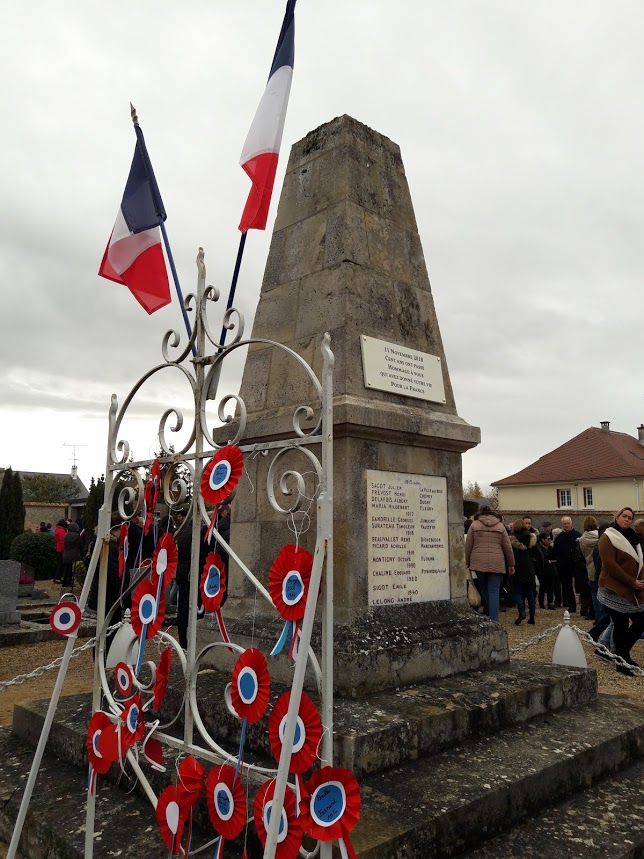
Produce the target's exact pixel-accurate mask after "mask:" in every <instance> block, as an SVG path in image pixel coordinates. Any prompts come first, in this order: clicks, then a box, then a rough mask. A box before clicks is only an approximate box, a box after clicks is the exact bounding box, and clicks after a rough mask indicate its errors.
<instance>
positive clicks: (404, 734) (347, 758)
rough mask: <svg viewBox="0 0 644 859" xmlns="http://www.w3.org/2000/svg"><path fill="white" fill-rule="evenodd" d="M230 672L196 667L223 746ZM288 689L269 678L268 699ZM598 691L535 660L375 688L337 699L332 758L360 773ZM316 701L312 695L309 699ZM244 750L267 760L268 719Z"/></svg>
mask: <svg viewBox="0 0 644 859" xmlns="http://www.w3.org/2000/svg"><path fill="white" fill-rule="evenodd" d="M179 680H180V678H179V675H178V674H173V684H172V686H171V687H170V688H169V689H168V692H167V694H166V704H165V708H164V711H163V715H164V718H166V719H167V720H168V721H169V719H170V718H172V716H174V714H175V713H177V711H178V710H179V709H180V707H181V696H182V690H181V687H180V686H179ZM229 682H230V674H224V673H222V672H219V671H216V670H215V669H206V670H205V671H203V672H200V675H199V683H198V698H199V702H200V711H201V713H202V716H203V720H204V724H205V725H206V727H207V728H208V730H209V731H210V732H211V733H212V734H213V736H215V735H216V736H218V737H219V738H222V739H223V741H224V743H225V742H230V743H234V742H235V741H237V740H238V738H239V721H238V720H237V719H235V717H234V716H232V715H231V714H230V712H229V711H228V709H227V708H226V706H225V703H224V695H223V692H224V688H225V686H226V684H227V683H229ZM284 691H286V689H285V687H280V686H278V685H277V684H275V683H273V684H272V686H271V703H274V702H275V700H276V699H277V698H278V697H279V695H280V694H282V692H284ZM596 695H597V675H596V674H595V672H594V671H590V670H587V669H580V668H570V667H565V666H559V665H557V666H555V665H551V664H548V665H545V664H539V663H527V662H510V663H508V664H506V665H503V666H498V667H495V668H493V669H490V670H488V671H473V672H469V673H466V674H459V675H455V676H452V677H446V678H441V679H437V680H432V681H430V682H428V683H426V684H422V685H420V684H418V685H414V686H409V687H404V688H400V689H396V690H391V691H387V692H379V693H374V694H372V695H370V696H369V698H368V699H366V700H365V699H354V698H348V699H347V698H341V697H336V699H335V702H334V732H335V736H334V748H335V753H334V758H335V763H336V765H338V766H345V767H347V768H348V769H350V770H351V771H352V772H354V773H355V775H356V777H357V778H362V777H363V776H365V775H369V774H373V773H377V772H382V771H386V770H387V769H390V768H391V767H395V766H398V765H400V764H402V763H405V762H406V761H411V760H416V759H417V758H422V757H424V756H425V755H429V754H433V753H435V752H436V751H438V750H440V749H443V748H447V747H449V746H452V745H455V744H457V743H462V742H464V741H465V740H467V739H474V738H477V737H480V736H483V735H484V734H489V733H490V732H494V731H498V730H501V729H503V728H507V727H512V726H513V725H515V724H520V723H522V722H526V721H529V720H531V719H535V718H540V717H543V716H544V715H546V714H547V713H550V712H553V711H557V710H560V709H562V708H569V707H578V706H583V705H585V704H588V703H589V702H591V701H593V700H594V699H595V697H596ZM312 697H313V700H314V701H315V703H316V704H317V703H318V701H317V698H316V696H315V695H313V696H312ZM246 742H247V748H248V749H250V750H254V751H255V752H256V753H257V754H259V755H262V756H264V757H266V758H270V757H271V752H270V747H269V745H268V738H267V732H266V719H264V720H262V721H261V722H258V723H257V724H256V725H251V726H249V729H248V734H247V740H246Z"/></svg>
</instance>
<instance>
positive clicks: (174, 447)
mask: <svg viewBox="0 0 644 859" xmlns="http://www.w3.org/2000/svg"><path fill="white" fill-rule="evenodd" d="M197 268H198V286H197V292H196V294H195V293H191V294H189V295H188V296H187V297H186V299H185V302H184V304H185V309H186V311H187V312H188V313H189V314H190V321H191V325H192V333H191V336H190V337H189V338H188V340H187V342H185V344H184V345H182V338H181V335H180V334H179V333H178V332H177V331H175V330H170V331H168V332H166V334H165V335H164V337H163V341H162V346H161V352H162V356H163V362H162V363H160V364H158V365H156V366H155V367H153V368H152V369H151V370H149V371H148V372H146V373H145V374H144V375H143V376H142V377H141V378H140V379H139V381H138V382H137V383H136V384H135V385H134V387H133V388H132V390H131V391H130V392H129V394H128V395H127V397H126V398H125V400H124V401H123V404H122V405H121V407H120V408H119V407H118V401H117V399H116V396H113V397H112V403H111V408H110V412H109V424H110V427H109V442H108V462H107V470H106V495H105V506H106V507H107V508H108V509H109V510H111V509H114V506H116V507H117V509H118V511H119V514H120V516H121V518H122V519H123V520H124V521H126V522H129V521H131V520H132V519H133V518H134V517H136V516H138V515H140V514H141V512H142V511H143V510H144V504H145V474H146V472H147V471H149V469H150V467H151V465H152V461H151V460H141V461H129V460H131V459H132V457H131V446H130V444H129V442H128V441H127V440H126V439H125V438H122V437H121V427H122V423H123V420H124V418H125V416H126V413H127V410H128V407H129V406H130V404H131V403H132V401H133V399H134V397H135V396H136V394H137V393H138V392H139V391H140V390H141V388H142V387H143V386H144V385H145V383H146V382H147V381H148V380H149V379H151V378H153V377H155V376H157V375H160V374H163V373H167V372H172V373H174V374H175V375H176V374H177V373H179V376H180V378H181V379H183V380H185V381H186V382H187V386H188V387H187V390H188V391H189V395H190V398H191V400H192V403H191V411H192V417H191V419H190V422H189V423H187V421H186V412H185V410H183V409H180V408H179V407H177V406H171V407H168V408H166V409H165V410H164V411H163V413H162V415H161V417H160V420H159V426H158V441H159V456H158V463H159V465H160V467H161V474H162V476H161V481H160V487H159V497H160V499H161V500H163V502H164V503H165V504H166V505H167V506H168V508H170V510H172V508H175V507H177V506H179V505H181V506H182V507H183V508H186V506H187V514H186V517H185V521H184V523H183V524H182V526H181V527H184V528H185V527H192V528H193V532H192V533H193V545H192V554H193V560H192V571H193V572H194V571H195V569H197V568H198V563H197V560H198V553H199V545H198V544H197V545H195V539H194V537H195V535H198V534H199V532H200V527H201V524H205V525H209V524H210V522H211V515H212V514H211V511H209V510H208V509H207V507H206V503H205V502H204V499H203V497H202V496H201V493H200V488H199V487H200V480H201V475H202V472H203V469H204V465H205V464H206V463H207V462H208V460H210V459H211V458H212V457H213V456H214V455H215V454H216V453H217V451H219V450H221V449H222V448H224V447H225V446H226V445H235V446H238V447H239V449H240V450H241V452H242V453H243V454H244V455H252V456H259V455H261V456H264V457H267V458H268V467H267V471H266V486H265V488H264V490H263V491H265V492H266V497H267V499H268V502H269V504H270V505H271V507H272V509H273V510H274V511H275V512H276V513H279V514H281V515H283V516H284V517H291V518H292V517H293V516H294V514H297V513H298V512H301V511H303V510H304V509H305V508H306V512H305V513H304V515H309V514H308V511H309V510H310V509H311V508H312V507H314V508H315V511H316V515H315V533H316V541H315V558H316V560H315V564H314V575H317V577H318V586H317V587H316V588H311V589H310V591H309V593H310V594H311V595H312V596H311V604H312V608H311V610H310V612H311V618H312V616H313V613H314V611H315V605H314V603H315V601H316V600H317V595H318V593H319V579H320V577H321V575H322V567H323V565H325V564H326V569H327V572H328V571H329V570H330V569H332V455H331V450H332V406H331V396H332V375H333V354H332V352H331V349H330V338H329V336H328V335H325V337H324V339H323V342H322V345H321V351H322V358H323V370H322V373H321V376H320V379H318V377H317V376H316V375H315V373H314V372H313V370H312V368H311V367H310V366H309V365H308V364H307V363H306V362H305V361H304V360H303V359H302V358H301V357H300V356H299V355H298V354H297V353H296V352H294V351H293V350H292V349H290V348H289V347H287V346H284V345H282V344H279V343H276V342H274V341H270V340H266V339H244V318H243V315H242V314H241V313H240V312H239V311H238V310H237V309H235V308H232V307H231V308H230V309H228V310H227V311H226V312H225V314H224V319H223V324H224V327H225V328H226V330H227V331H228V332H230V333H231V339H230V341H229V342H228V343H227V344H226V345H225V346H224V347H220V346H219V342H218V338H217V337H216V336H215V334H214V331H213V329H212V327H211V326H210V324H209V321H208V310H209V309H210V308H211V307H212V306H213V305H215V304H216V303H217V302H218V300H219V297H220V296H219V291H218V290H217V289H216V288H215V287H212V286H206V284H205V275H206V270H205V265H204V256H203V250H202V249H201V248H200V249H199V254H198V257H197ZM251 344H262V345H263V346H265V347H267V348H272V349H277V350H281V351H283V352H284V353H286V355H287V356H288V358H289V359H290V360H292V361H293V363H294V365H295V366H296V367H297V369H298V370H299V371H301V372H303V373H304V375H305V377H306V379H307V381H308V382H310V385H311V388H312V390H313V392H314V400H313V403H307V404H303V405H299V406H297V407H296V408H294V411H293V417H292V426H293V434H292V436H291V437H290V438H287V439H284V440H281V441H276V442H275V441H274V442H269V443H266V444H264V445H261V444H260V445H257V444H254V445H244V443H243V441H244V435H245V432H246V428H247V409H246V404H245V403H244V401H243V399H242V397H240V396H239V395H238V394H232V393H226V394H224V395H221V396H220V395H219V390H218V389H219V384H220V380H221V374H222V367H223V365H224V362H225V361H226V359H227V358H229V356H231V355H232V354H234V353H235V352H236V351H237V350H239V349H242V348H245V347H248V346H249V345H251ZM210 345H211V346H212V347H213V350H212V354H210V355H207V354H206V349H207V348H210ZM193 347H194V349H195V350H196V355H195V356H194V357H191V352H192V350H193ZM209 402H213V403H214V404H215V407H216V414H217V419H218V421H219V423H220V426H219V427H218V432H217V438H215V433H214V431H213V430H212V429H211V428H209V426H208V420H207V415H206V408H207V405H208V403H209ZM231 407H232V408H234V416H233V415H232V414H231ZM184 427H187V430H188V432H187V440H185V441H184V442H183V443H181V444H179V443H178V441H177V438H178V434H179V433H180V432H181V431H182V430H183V429H184ZM222 427H223V428H224V431H223V435H225V434H226V433H225V428H229V429H230V431H231V432H230V438H228V439H227V440H226V441H225V442H224V441H221V438H222ZM173 437H174V441H173ZM218 439H219V440H218ZM314 446H316V447H314ZM317 450H321V451H322V453H321V456H318V455H317V453H316V451H317ZM294 457H300V458H303V459H302V461H303V463H304V464H303V466H302V465H300V466H299V468H296V467H294V465H293V460H294ZM124 483H125V485H123V484H124ZM257 491H259V487H257ZM311 516H313V514H311ZM213 535H214V538H215V540H214V541H213V542H215V543H216V545H215V547H214V551H216V550H217V545H219V546H221V547H223V548H224V549H225V550H227V551H228V552H229V554H230V557H231V559H233V560H234V561H235V562H236V564H237V567H238V568H239V570H241V572H242V573H243V575H245V576H246V578H247V579H248V580H249V581H250V583H251V585H252V586H253V587H254V588H255V590H256V592H258V593H259V595H260V596H261V597H263V598H264V599H265V600H266V601H267V602H268V603H269V604H270V605H271V606H272V605H273V603H272V600H271V597H270V594H269V591H268V590H267V588H266V587H265V586H264V585H263V584H262V581H261V579H262V578H264V579H266V577H267V571H256V572H254V571H253V570H251V569H250V568H249V567H248V566H247V565H246V564H245V562H244V560H243V559H242V558H240V557H239V556H238V555H237V554H236V553H235V552H234V551H233V549H232V548H231V546H230V545H229V544H228V543H227V542H226V541H225V540H224V538H223V537H222V536H221V535H220V534H219V532H218V531H217V529H216V527H215V529H214V531H213ZM105 536H106V535H105ZM289 538H291V539H292V535H291V534H290V533H289V532H288V531H287V530H286V529H285V540H284V542H285V543H287V542H291V539H289ZM197 543H198V541H197ZM129 551H130V552H133V551H135V547H132V546H130V547H129ZM195 554H196V555H197V560H196V559H195ZM146 574H147V573H146V570H142V571H140V572H139V574H138V575H135V576H134V577H133V580H132V582H131V583H130V587H129V591H130V592H134V591H135V589H136V588H137V586H138V585H139V584H140V582H141V581H143V580H144V579H145V577H146ZM200 578H201V571H200V570H199V575H198V576H197V577H195V576H194V575H192V574H191V585H190V586H191V593H190V604H191V618H190V625H189V630H188V648H187V652H184V651H183V650H182V649H181V647H180V646H179V644H178V642H177V641H176V639H175V638H174V637H173V636H172V635H170V634H169V633H168V632H166V631H165V630H164V629H163V628H161V629H159V631H158V632H156V635H155V637H154V643H155V644H160V645H162V646H163V647H165V648H168V647H169V648H171V652H172V659H173V661H174V664H175V665H177V664H178V666H179V670H180V672H181V675H182V677H183V684H184V691H183V701H182V704H181V707H180V708H178V709H177V712H176V713H175V714H174V715H173V717H172V718H171V719H170V721H168V722H166V723H165V724H161V723H160V722H159V721H157V722H155V724H154V729H153V731H150V734H151V735H153V736H154V737H155V738H157V739H158V740H160V742H161V743H162V744H163V745H165V746H166V748H170V749H171V750H172V753H173V754H175V753H176V754H179V755H184V754H188V755H192V754H196V755H198V756H200V757H202V758H203V759H205V760H207V761H211V762H212V763H213V764H216V765H217V766H222V765H228V766H232V767H236V768H237V769H238V770H239V772H240V774H241V777H242V778H243V777H245V775H244V774H248V773H250V772H251V771H254V772H255V773H257V774H258V775H259V776H260V777H263V778H267V777H268V778H272V779H276V781H274V782H273V783H274V796H273V799H272V802H273V803H274V804H275V807H276V808H278V807H281V805H282V804H283V803H284V801H285V791H287V790H289V789H288V788H287V787H286V780H287V777H288V762H289V760H290V756H286V755H283V756H282V757H283V759H284V760H285V761H286V765H285V766H282V764H281V763H280V767H281V769H280V767H278V768H277V769H270V768H262V767H259V766H256V765H252V764H249V763H247V762H246V761H244V760H242V759H241V751H240V754H239V755H238V756H237V757H236V756H235V755H232V754H231V753H230V752H228V751H226V750H225V749H224V748H222V746H221V745H220V744H219V743H218V742H217V740H216V738H215V737H213V736H212V735H211V733H210V732H209V731H208V729H207V727H206V720H205V719H204V717H203V714H202V713H201V712H200V708H199V700H198V696H197V676H198V673H199V669H200V666H201V664H202V662H203V660H204V658H205V657H206V656H207V655H208V654H209V653H210V652H211V651H212V650H213V648H216V647H228V649H229V650H231V652H233V653H234V654H237V655H239V654H240V653H242V652H243V651H244V648H242V647H240V646H239V645H238V644H236V643H235V642H234V641H232V642H231V641H229V642H228V643H226V642H225V641H213V642H210V643H209V644H207V645H206V646H205V647H203V648H202V649H201V650H200V651H199V652H197V645H196V611H195V610H194V609H195V608H196V595H197V587H198V582H199V580H200ZM159 587H161V584H160V585H159ZM328 590H329V591H330V590H331V589H330V588H329V589H328ZM331 599H332V596H331V595H329V606H330V600H331ZM307 605H308V603H307ZM117 610H118V603H117V604H116V605H115V606H113V607H112V608H111V610H110V611H108V612H107V613H106V615H105V618H104V622H103V623H102V624H101V622H100V621H101V620H102V618H100V617H99V618H98V622H97V629H99V632H98V643H97V650H98V658H97V667H96V674H97V680H96V684H97V686H95V698H94V700H95V702H96V701H97V700H100V696H102V699H103V702H104V703H103V708H102V709H103V710H104V711H105V712H107V713H108V718H110V719H111V720H113V721H114V720H118V719H120V718H121V716H122V713H123V712H124V707H125V706H126V705H124V702H123V700H119V699H118V697H117V692H115V691H114V683H113V681H112V680H111V674H110V671H109V669H108V668H107V667H106V666H107V660H106V655H105V649H106V648H105V642H106V633H107V630H108V628H109V626H110V623H111V622H112V620H113V617H114V616H115V613H116V611H117ZM329 610H330V609H329ZM311 624H312V619H311ZM305 632H306V624H304V625H303V628H302V637H303V638H304V637H305ZM308 635H309V641H308V642H307V641H305V647H303V648H302V649H301V651H302V652H301V659H300V657H297V660H296V664H295V675H294V686H293V689H292V693H291V695H292V696H293V698H294V708H295V709H294V716H293V718H292V721H293V726H292V731H293V732H294V731H295V729H296V724H295V719H296V717H298V706H296V705H299V701H300V696H301V694H302V688H301V687H302V684H303V677H304V671H305V668H306V662H308V663H309V665H310V666H311V668H312V670H313V674H314V676H315V678H316V681H317V685H318V691H319V694H320V697H321V700H322V722H323V724H324V725H325V729H326V730H325V732H324V736H323V738H322V740H321V752H320V757H321V760H322V763H323V764H326V765H330V764H332V760H333V757H332V724H331V721H332V707H333V704H332V675H331V671H332V668H331V666H332V655H330V654H331V651H329V653H325V652H323V653H322V658H321V663H322V666H321V665H320V661H319V660H318V657H317V655H316V654H315V653H314V651H313V650H312V648H311V647H310V643H309V642H310V630H309V633H308ZM330 648H332V641H331V642H330ZM140 662H141V659H139V663H140ZM300 663H301V665H300ZM299 675H301V678H300V680H299V681H298V677H299ZM126 679H127V678H126ZM134 682H135V685H136V684H137V681H136V678H135V681H134ZM298 682H299V690H298V688H296V687H297V685H298ZM138 686H139V687H141V686H143V687H144V686H145V684H142V683H141V682H140V681H139V682H138ZM123 688H127V683H125V681H124V687H123ZM99 690H100V695H98V691H99ZM148 691H149V690H148ZM94 709H95V710H97V709H98V708H97V707H96V706H95V708H94ZM155 709H156V707H155ZM143 710H144V711H145V706H144V707H143ZM182 712H183V715H184V735H183V738H177V737H176V736H173V735H171V734H168V733H167V730H168V729H169V728H170V727H171V726H172V725H174V724H175V723H176V722H177V720H178V719H179V717H180V716H181V714H182ZM284 719H286V716H285V717H284ZM148 727H149V726H148ZM288 729H289V728H288V724H287V736H286V737H285V738H284V739H285V740H288ZM175 730H176V729H175ZM293 736H294V734H293ZM293 736H292V737H291V741H292V739H293ZM147 739H149V736H148V737H147V738H146V742H147ZM127 760H128V762H129V763H131V764H132V766H133V769H134V771H135V774H136V776H137V778H138V779H139V780H140V781H141V782H142V783H144V782H145V783H144V784H143V786H144V789H145V791H146V793H147V794H148V796H149V798H150V800H151V802H153V804H154V805H155V807H156V802H157V797H156V796H155V795H154V791H153V790H152V788H151V786H150V785H149V783H147V779H146V776H145V774H144V772H143V771H142V770H141V768H140V767H139V766H138V764H136V763H135V756H134V755H132V754H131V752H128V755H127ZM282 770H283V771H282ZM288 796H290V794H288V795H287V797H286V798H287V799H288ZM93 801H94V800H93V799H92V794H91V793H90V794H88V821H89V819H90V813H89V806H90V804H91V803H92V802H93ZM277 818H279V815H276V821H275V826H274V827H272V828H273V829H275V831H274V832H271V827H270V826H269V829H268V832H267V833H264V834H265V835H267V841H266V843H267V848H266V853H265V855H266V856H272V855H275V852H274V851H275V848H276V843H277V839H278V832H277V822H278V820H277ZM91 820H92V824H93V811H92V813H91ZM89 840H91V839H90V838H89V836H88V841H87V842H86V857H87V856H88V853H87V844H88V843H89ZM319 849H320V852H321V854H322V855H323V856H330V846H329V845H328V844H326V843H325V844H322V845H321V846H320V847H319ZM90 851H91V848H90ZM327 851H328V852H327ZM89 857H90V859H91V852H90V854H89Z"/></svg>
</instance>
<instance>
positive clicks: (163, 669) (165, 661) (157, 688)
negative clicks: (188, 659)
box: [153, 647, 172, 712]
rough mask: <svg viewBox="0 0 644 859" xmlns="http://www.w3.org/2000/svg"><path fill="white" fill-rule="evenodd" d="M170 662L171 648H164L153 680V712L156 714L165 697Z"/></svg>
mask: <svg viewBox="0 0 644 859" xmlns="http://www.w3.org/2000/svg"><path fill="white" fill-rule="evenodd" d="M171 662H172V648H171V647H166V649H165V650H164V651H163V653H162V654H161V659H160V660H159V664H158V665H157V670H156V675H155V678H154V689H153V692H154V711H155V712H156V711H157V710H158V709H159V707H160V706H161V703H162V702H163V698H164V696H165V690H166V689H167V688H168V680H169V679H170V664H171Z"/></svg>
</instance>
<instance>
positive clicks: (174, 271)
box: [130, 102, 197, 357]
mask: <svg viewBox="0 0 644 859" xmlns="http://www.w3.org/2000/svg"><path fill="white" fill-rule="evenodd" d="M130 116H131V117H132V124H133V125H134V127H135V128H138V127H139V118H138V116H137V115H136V108H135V107H134V105H133V104H132V102H130ZM137 139H138V137H137ZM144 148H145V147H144ZM143 160H144V163H145V164H146V169H147V152H146V153H145V157H144V159H143ZM153 196H154V195H153ZM154 202H155V205H156V203H157V200H156V197H155V196H154ZM157 216H158V218H159V226H160V227H161V235H162V236H163V244H164V246H165V252H166V254H167V255H168V262H169V263H170V271H171V272H172V280H173V281H174V288H175V290H176V293H177V299H178V300H179V307H180V308H181V315H182V316H183V321H184V322H185V325H186V331H187V332H188V339H190V338H191V337H192V327H191V325H190V320H189V319H188V313H187V311H186V307H185V304H184V301H183V293H182V291H181V284H180V283H179V275H178V274H177V268H176V266H175V264H174V257H173V256H172V250H171V249H170V242H169V240H168V234H167V232H166V229H165V224H164V223H163V218H162V217H161V213H160V212H157ZM192 354H193V357H196V356H197V350H196V348H195V346H194V344H193V346H192Z"/></svg>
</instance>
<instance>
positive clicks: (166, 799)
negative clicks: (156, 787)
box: [157, 785, 185, 856]
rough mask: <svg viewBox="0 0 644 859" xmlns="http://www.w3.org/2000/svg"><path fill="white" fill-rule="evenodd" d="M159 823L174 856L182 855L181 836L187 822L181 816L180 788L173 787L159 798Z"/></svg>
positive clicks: (166, 843)
mask: <svg viewBox="0 0 644 859" xmlns="http://www.w3.org/2000/svg"><path fill="white" fill-rule="evenodd" d="M157 822H158V824H159V829H160V830H161V836H162V838H163V840H164V841H165V845H166V847H167V848H168V850H171V851H172V855H173V856H178V855H179V853H181V836H182V835H183V826H184V823H185V820H184V818H183V816H182V814H181V804H180V797H179V790H178V788H176V787H174V785H171V786H170V787H166V789H165V790H164V791H163V792H162V793H161V795H160V796H159V801H158V802H157Z"/></svg>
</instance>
